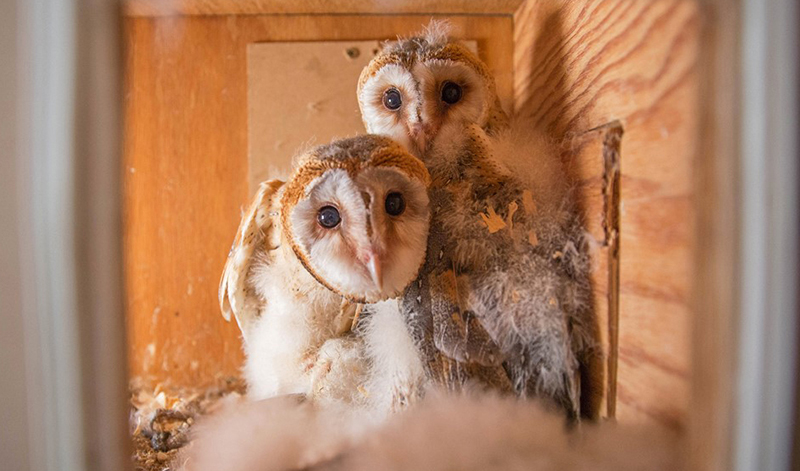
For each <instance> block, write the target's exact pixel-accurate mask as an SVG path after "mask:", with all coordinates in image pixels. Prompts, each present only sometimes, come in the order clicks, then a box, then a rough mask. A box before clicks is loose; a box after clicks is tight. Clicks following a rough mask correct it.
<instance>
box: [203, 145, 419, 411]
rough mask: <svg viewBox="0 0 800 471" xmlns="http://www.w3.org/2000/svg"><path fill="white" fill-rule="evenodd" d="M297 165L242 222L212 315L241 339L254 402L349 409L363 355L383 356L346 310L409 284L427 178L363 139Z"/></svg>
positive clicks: (361, 377) (410, 160)
mask: <svg viewBox="0 0 800 471" xmlns="http://www.w3.org/2000/svg"><path fill="white" fill-rule="evenodd" d="M298 162H299V163H298V166H297V168H296V169H295V170H294V173H293V174H292V176H291V178H290V179H289V180H288V181H287V182H285V183H284V182H282V181H278V180H272V181H268V182H265V183H262V184H261V186H260V188H259V190H258V192H257V193H256V195H255V197H254V198H253V201H252V203H251V204H250V206H249V208H248V209H247V211H246V212H245V214H244V216H243V217H242V220H241V223H240V225H239V228H238V230H237V233H236V238H235V240H234V243H233V247H232V248H231V251H230V254H229V255H228V260H227V262H226V264H225V268H224V270H223V274H222V279H221V282H220V288H219V301H220V306H221V309H222V313H223V316H224V317H225V318H226V319H227V320H230V317H231V314H233V315H234V317H235V318H236V321H237V322H238V324H239V327H240V329H241V331H242V336H243V338H244V348H245V352H246V356H247V358H246V363H245V368H244V373H245V377H246V380H247V382H248V386H249V394H250V396H251V398H254V399H259V398H266V397H271V396H276V395H282V394H303V395H306V396H309V397H322V398H328V399H332V400H338V399H341V400H342V401H350V400H352V401H355V402H357V399H358V397H359V396H358V395H359V394H361V392H359V391H362V392H363V388H362V383H365V382H368V379H365V378H366V376H365V375H368V374H369V371H368V369H369V365H368V364H367V363H368V362H367V361H366V360H365V358H366V357H368V355H369V353H370V351H378V352H380V347H378V348H377V350H376V348H373V346H372V345H371V344H370V343H369V342H365V341H364V340H363V339H361V338H359V337H357V336H355V335H353V334H352V333H351V332H349V331H350V328H351V324H352V321H353V316H354V315H355V312H354V311H355V310H356V308H357V305H358V303H371V302H377V301H381V300H384V299H387V298H391V297H396V296H398V295H399V294H400V293H402V291H403V290H404V289H405V287H406V286H407V285H408V283H409V282H410V281H412V280H413V279H414V278H415V277H416V275H417V272H418V270H419V268H420V266H421V265H422V263H423V260H424V254H425V248H426V237H427V232H428V223H429V208H428V196H427V185H428V183H429V175H428V172H427V170H426V169H425V166H424V165H423V164H422V163H421V162H420V161H419V160H418V159H416V158H415V157H413V156H412V155H411V154H409V153H408V152H407V151H405V150H404V149H403V147H402V146H400V145H399V144H397V143H395V142H393V141H392V140H390V139H388V138H385V137H379V136H369V135H367V136H360V137H355V138H350V139H344V140H340V141H336V142H333V143H331V144H328V145H324V146H320V147H317V148H315V149H313V150H311V151H309V152H307V153H305V154H304V155H303V156H301V158H300V159H299V161H298ZM376 328H377V329H378V330H380V326H378V327H376ZM364 395H366V394H364Z"/></svg>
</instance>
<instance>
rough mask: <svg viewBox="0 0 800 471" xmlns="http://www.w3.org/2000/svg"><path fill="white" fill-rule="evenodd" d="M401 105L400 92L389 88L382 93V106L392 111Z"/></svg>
mask: <svg viewBox="0 0 800 471" xmlns="http://www.w3.org/2000/svg"><path fill="white" fill-rule="evenodd" d="M402 104H403V98H402V96H401V95H400V91H399V90H397V89H396V88H390V89H388V90H386V91H385V92H384V93H383V106H385V107H386V108H388V109H390V110H392V111H394V110H396V109H398V108H400V105H402Z"/></svg>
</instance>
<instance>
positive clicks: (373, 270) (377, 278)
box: [366, 253, 383, 291]
mask: <svg viewBox="0 0 800 471" xmlns="http://www.w3.org/2000/svg"><path fill="white" fill-rule="evenodd" d="M366 266H367V270H369V276H371V277H372V282H373V283H375V286H376V287H377V288H378V291H382V290H383V272H382V271H381V261H380V259H379V258H378V255H377V254H375V253H373V254H370V256H369V258H368V259H367V263H366Z"/></svg>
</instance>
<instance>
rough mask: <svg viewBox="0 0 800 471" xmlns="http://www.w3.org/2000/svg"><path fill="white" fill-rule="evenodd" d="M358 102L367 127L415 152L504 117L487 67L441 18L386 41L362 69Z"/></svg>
mask: <svg viewBox="0 0 800 471" xmlns="http://www.w3.org/2000/svg"><path fill="white" fill-rule="evenodd" d="M358 103H359V107H360V108H361V117H362V120H363V121H364V126H365V127H366V129H367V132H370V133H374V134H381V135H385V136H390V137H392V138H393V139H395V140H397V141H398V142H400V143H401V144H403V145H405V146H406V148H408V149H409V150H411V151H412V152H414V153H415V154H416V155H418V156H420V157H424V156H425V154H426V151H427V150H428V149H430V148H431V147H433V146H435V145H436V144H437V143H438V142H447V141H448V140H452V138H453V137H454V136H455V135H456V134H460V133H461V132H462V129H463V128H464V126H465V125H474V124H477V125H478V126H480V127H482V128H484V129H485V130H487V131H489V130H491V128H492V127H495V126H498V125H499V124H500V123H501V122H504V121H505V119H506V117H505V113H504V112H503V110H502V108H501V106H500V102H499V100H498V98H497V93H496V90H495V83H494V79H493V78H492V75H491V73H490V72H489V69H488V68H487V67H486V65H485V64H484V63H483V62H482V61H481V60H480V59H478V58H477V57H476V56H475V55H474V54H473V53H472V52H470V50H469V49H467V48H466V47H465V46H464V45H462V44H460V43H458V42H455V41H453V40H451V39H450V38H449V36H448V32H447V26H446V24H443V23H440V22H433V23H431V25H430V26H429V27H428V28H427V29H426V30H425V33H424V34H422V35H420V36H417V37H412V38H408V39H402V40H398V41H394V42H389V43H386V44H385V45H384V46H383V48H382V49H381V50H380V51H379V53H378V54H377V55H376V56H375V58H373V59H372V61H371V62H370V63H369V65H367V67H366V68H364V70H363V71H362V72H361V76H360V78H359V81H358Z"/></svg>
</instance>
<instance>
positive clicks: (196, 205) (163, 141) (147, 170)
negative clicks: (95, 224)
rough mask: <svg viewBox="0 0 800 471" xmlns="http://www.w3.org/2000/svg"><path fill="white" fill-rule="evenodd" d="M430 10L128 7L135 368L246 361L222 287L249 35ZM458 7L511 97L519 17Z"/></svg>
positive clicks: (377, 21)
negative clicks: (236, 11)
mask: <svg viewBox="0 0 800 471" xmlns="http://www.w3.org/2000/svg"><path fill="white" fill-rule="evenodd" d="M429 19H430V17H428V16H391V17H383V16H347V15H342V16H318V15H313V16H279V15H276V16H220V17H200V16H196V17H175V18H172V17H163V18H126V19H125V44H126V54H125V56H126V59H125V98H124V106H125V115H124V118H125V128H124V164H125V167H124V182H123V183H124V188H123V191H124V222H123V227H124V242H125V247H124V251H125V252H124V255H125V278H126V285H125V286H126V293H125V296H126V299H125V302H126V318H127V326H128V336H129V364H130V370H131V374H132V375H133V376H140V377H144V378H145V380H146V381H149V382H151V383H155V382H171V383H173V384H174V385H175V386H198V387H199V386H205V385H209V384H212V383H213V382H214V381H215V380H216V378H217V377H219V376H227V375H233V374H237V373H238V371H239V368H240V365H241V363H242V352H241V347H240V341H239V332H238V329H237V327H236V325H235V324H232V323H231V324H227V323H225V321H224V320H223V319H222V316H221V315H220V312H219V307H218V305H217V296H216V292H217V284H218V282H219V276H220V274H221V270H222V267H223V264H224V262H225V258H226V256H227V254H228V249H229V247H230V244H231V241H232V240H233V235H234V232H235V230H236V227H237V224H238V222H239V216H240V209H241V207H242V206H243V205H244V204H246V199H247V196H248V195H247V193H248V188H247V187H248V185H247V175H248V166H247V107H248V105H247V66H246V51H247V45H248V44H251V43H255V42H262V41H312V40H323V41H329V40H373V39H388V38H392V37H394V36H395V35H397V34H410V33H412V32H414V31H417V30H419V29H420V27H421V26H422V25H423V24H425V23H427V22H428V21H429ZM451 19H452V22H453V24H454V25H455V26H456V27H457V28H458V29H459V30H460V31H464V32H467V33H468V35H469V38H472V39H475V40H476V41H477V44H478V50H479V52H480V53H481V55H482V56H483V57H484V58H485V59H486V60H487V62H488V63H489V66H490V68H491V69H492V70H493V71H494V73H496V74H497V76H498V85H499V89H500V90H501V92H500V93H502V94H505V95H506V96H507V97H510V96H511V90H512V75H511V71H512V44H513V24H512V18H511V17H508V16H506V17H491V16H469V17H464V16H461V17H452V18H451ZM353 89H355V84H354V85H353ZM354 93H355V92H354Z"/></svg>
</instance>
